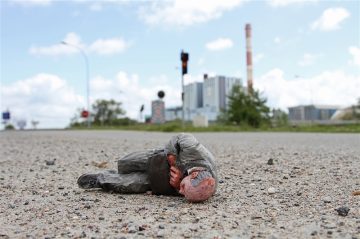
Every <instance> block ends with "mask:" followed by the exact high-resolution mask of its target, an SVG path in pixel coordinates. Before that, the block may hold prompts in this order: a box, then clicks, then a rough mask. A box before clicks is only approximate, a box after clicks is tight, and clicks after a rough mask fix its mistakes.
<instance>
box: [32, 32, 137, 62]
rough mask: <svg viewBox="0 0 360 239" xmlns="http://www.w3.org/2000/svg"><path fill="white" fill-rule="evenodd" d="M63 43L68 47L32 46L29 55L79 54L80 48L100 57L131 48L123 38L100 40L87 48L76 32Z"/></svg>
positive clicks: (68, 35)
mask: <svg viewBox="0 0 360 239" xmlns="http://www.w3.org/2000/svg"><path fill="white" fill-rule="evenodd" d="M62 42H66V43H68V45H64V44H61V43H60V42H59V43H58V44H54V45H50V46H40V47H38V46H31V47H30V49H29V53H30V54H32V55H47V56H59V55H70V54H76V53H78V52H79V50H78V49H76V47H78V48H81V49H83V50H84V51H88V52H93V53H96V54H99V55H112V54H117V53H121V52H123V51H124V50H126V49H127V48H128V47H130V43H128V42H127V41H125V40H124V39H122V38H109V39H98V40H96V41H94V42H93V43H92V44H90V45H89V46H87V45H86V44H85V43H82V41H81V38H80V36H79V35H77V34H76V33H74V32H70V33H68V34H66V36H65V38H64V40H63V41H62ZM73 46H76V47H73Z"/></svg>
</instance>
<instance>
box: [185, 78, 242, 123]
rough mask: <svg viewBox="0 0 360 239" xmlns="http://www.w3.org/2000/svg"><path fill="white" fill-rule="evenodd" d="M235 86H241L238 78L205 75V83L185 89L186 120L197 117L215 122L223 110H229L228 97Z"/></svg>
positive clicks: (195, 84)
mask: <svg viewBox="0 0 360 239" xmlns="http://www.w3.org/2000/svg"><path fill="white" fill-rule="evenodd" d="M234 85H241V79H240V78H236V77H226V76H214V77H208V76H207V75H206V74H205V75H204V82H195V83H191V84H188V85H186V86H185V87H184V109H185V111H184V112H185V115H184V116H185V120H187V121H189V120H192V119H193V118H194V117H195V116H197V115H202V116H205V117H206V118H207V119H208V120H209V121H215V120H216V119H217V117H218V116H219V114H220V113H221V111H222V110H226V109H227V105H228V101H229V100H228V97H227V96H228V95H229V94H230V92H231V90H232V87H233V86H234Z"/></svg>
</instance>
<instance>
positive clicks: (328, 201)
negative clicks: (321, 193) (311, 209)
mask: <svg viewBox="0 0 360 239" xmlns="http://www.w3.org/2000/svg"><path fill="white" fill-rule="evenodd" d="M331 201H332V199H331V197H324V198H323V202H324V203H331Z"/></svg>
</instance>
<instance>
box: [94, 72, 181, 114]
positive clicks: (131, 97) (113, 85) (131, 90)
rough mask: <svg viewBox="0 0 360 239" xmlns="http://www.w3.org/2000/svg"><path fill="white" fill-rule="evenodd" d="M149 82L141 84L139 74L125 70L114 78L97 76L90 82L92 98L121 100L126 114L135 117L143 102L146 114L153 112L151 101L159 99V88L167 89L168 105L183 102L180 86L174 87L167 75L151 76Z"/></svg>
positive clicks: (166, 98) (166, 100)
mask: <svg viewBox="0 0 360 239" xmlns="http://www.w3.org/2000/svg"><path fill="white" fill-rule="evenodd" d="M147 82H148V84H140V83H139V76H138V75H137V74H131V75H129V74H128V73H126V72H123V71H120V72H119V73H118V74H117V75H116V76H115V77H114V78H112V79H106V78H104V77H102V76H97V77H95V78H94V79H93V80H91V83H90V85H91V98H92V100H94V99H115V100H117V101H121V102H122V103H123V105H122V106H123V108H124V109H125V111H126V115H127V116H129V117H131V118H133V119H138V118H139V108H140V106H141V105H142V104H145V114H151V109H150V107H151V101H152V100H155V99H157V92H158V91H159V90H163V91H165V98H164V100H165V105H166V107H170V106H178V105H180V104H181V100H180V95H181V94H180V88H175V87H172V86H171V85H170V84H169V83H170V81H169V79H168V78H167V76H165V75H160V76H156V77H150V78H149V79H147Z"/></svg>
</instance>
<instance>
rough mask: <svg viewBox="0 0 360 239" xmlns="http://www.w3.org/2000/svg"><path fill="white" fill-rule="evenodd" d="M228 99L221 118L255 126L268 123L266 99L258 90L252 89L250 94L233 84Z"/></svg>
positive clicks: (229, 121)
mask: <svg viewBox="0 0 360 239" xmlns="http://www.w3.org/2000/svg"><path fill="white" fill-rule="evenodd" d="M228 99H229V104H228V110H227V111H224V113H223V115H222V116H221V119H222V120H225V121H226V122H227V123H235V124H236V125H249V126H252V127H255V128H258V127H260V126H261V125H262V124H269V122H270V120H269V119H270V117H269V112H270V109H269V107H267V106H266V101H267V100H266V99H265V98H262V97H261V96H260V93H259V91H256V90H254V91H252V94H248V93H246V92H245V90H244V89H243V88H242V87H241V86H239V85H235V86H234V87H233V88H232V91H231V93H230V95H229V96H228Z"/></svg>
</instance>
